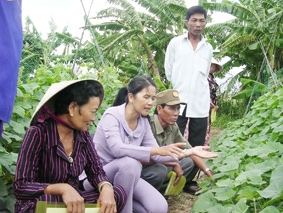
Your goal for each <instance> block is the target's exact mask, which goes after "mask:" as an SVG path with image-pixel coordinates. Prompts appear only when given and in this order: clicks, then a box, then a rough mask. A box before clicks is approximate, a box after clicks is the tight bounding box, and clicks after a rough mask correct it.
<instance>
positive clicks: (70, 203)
mask: <svg viewBox="0 0 283 213" xmlns="http://www.w3.org/2000/svg"><path fill="white" fill-rule="evenodd" d="M44 193H45V194H50V195H61V196H62V199H63V202H64V203H65V205H66V206H67V212H68V213H81V212H85V204H84V198H83V197H82V196H81V195H80V194H79V193H78V192H77V190H76V189H74V188H73V187H72V186H70V185H69V184H67V183H55V184H50V185H48V186H47V187H46V188H45V189H44Z"/></svg>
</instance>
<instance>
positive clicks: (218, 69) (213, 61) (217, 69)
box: [211, 58, 223, 72]
mask: <svg viewBox="0 0 283 213" xmlns="http://www.w3.org/2000/svg"><path fill="white" fill-rule="evenodd" d="M211 64H215V65H216V71H215V72H220V71H221V70H222V69H223V67H222V66H221V64H219V62H218V61H216V60H215V58H212V60H211Z"/></svg>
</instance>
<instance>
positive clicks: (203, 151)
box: [191, 146, 218, 158]
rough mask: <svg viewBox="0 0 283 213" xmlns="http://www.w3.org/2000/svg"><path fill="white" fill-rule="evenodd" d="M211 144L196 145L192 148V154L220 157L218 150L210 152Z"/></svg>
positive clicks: (204, 156)
mask: <svg viewBox="0 0 283 213" xmlns="http://www.w3.org/2000/svg"><path fill="white" fill-rule="evenodd" d="M209 149H210V147H209V146H195V147H193V148H191V150H192V154H193V155H196V156H199V157H201V158H215V157H218V153H216V152H209V151H208V150H209Z"/></svg>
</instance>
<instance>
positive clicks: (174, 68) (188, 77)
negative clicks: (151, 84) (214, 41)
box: [165, 6, 213, 147]
mask: <svg viewBox="0 0 283 213" xmlns="http://www.w3.org/2000/svg"><path fill="white" fill-rule="evenodd" d="M206 17H207V12H206V10H205V9H204V8H203V7H202V6H193V7H190V8H189V9H188V10H187V12H186V25H187V27H188V33H187V34H186V35H181V36H177V37H175V38H173V39H172V40H171V41H170V43H169V45H168V47H167V50H166V55H165V74H166V77H167V79H168V80H169V81H171V82H172V85H173V89H175V90H177V91H178V92H179V95H180V100H181V101H184V102H185V103H186V104H187V105H185V107H183V108H181V111H180V115H179V117H178V120H177V124H178V126H179V128H180V131H181V133H182V134H184V131H185V127H186V124H187V121H188V119H190V122H189V125H188V131H189V138H188V141H189V142H190V144H191V145H192V146H193V147H194V146H203V145H204V141H205V135H206V128H207V118H208V114H209V106H210V97H209V85H208V81H207V77H208V74H209V69H210V64H211V59H212V55H213V49H212V46H211V45H210V44H209V43H208V42H206V41H205V38H204V37H203V36H202V32H203V30H204V28H205V25H206Z"/></svg>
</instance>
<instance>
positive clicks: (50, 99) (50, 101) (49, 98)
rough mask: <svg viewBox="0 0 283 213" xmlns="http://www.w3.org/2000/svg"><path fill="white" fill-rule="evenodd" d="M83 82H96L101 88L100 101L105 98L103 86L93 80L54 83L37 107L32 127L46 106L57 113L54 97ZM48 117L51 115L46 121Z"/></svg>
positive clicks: (32, 119) (32, 118)
mask: <svg viewBox="0 0 283 213" xmlns="http://www.w3.org/2000/svg"><path fill="white" fill-rule="evenodd" d="M81 81H93V82H95V83H96V84H97V86H98V87H101V90H102V94H101V96H100V97H99V98H100V100H102V99H103V96H104V90H103V86H102V84H101V83H100V82H98V81H96V80H93V79H80V80H70V81H62V82H59V83H54V84H52V85H51V86H50V87H49V88H48V90H47V91H46V93H45V94H44V96H43V97H42V99H41V100H40V102H39V104H38V105H37V107H36V109H35V111H34V113H33V115H32V117H31V121H30V125H33V124H35V123H36V122H37V120H38V118H39V116H40V115H41V112H42V109H43V107H44V106H47V107H48V109H49V111H50V112H52V113H54V111H55V109H54V97H55V95H56V94H58V93H59V92H60V91H62V90H63V89H65V88H67V87H68V86H70V85H73V84H75V83H78V82H81ZM48 117H49V115H48V114H46V115H45V119H47V118H48Z"/></svg>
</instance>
